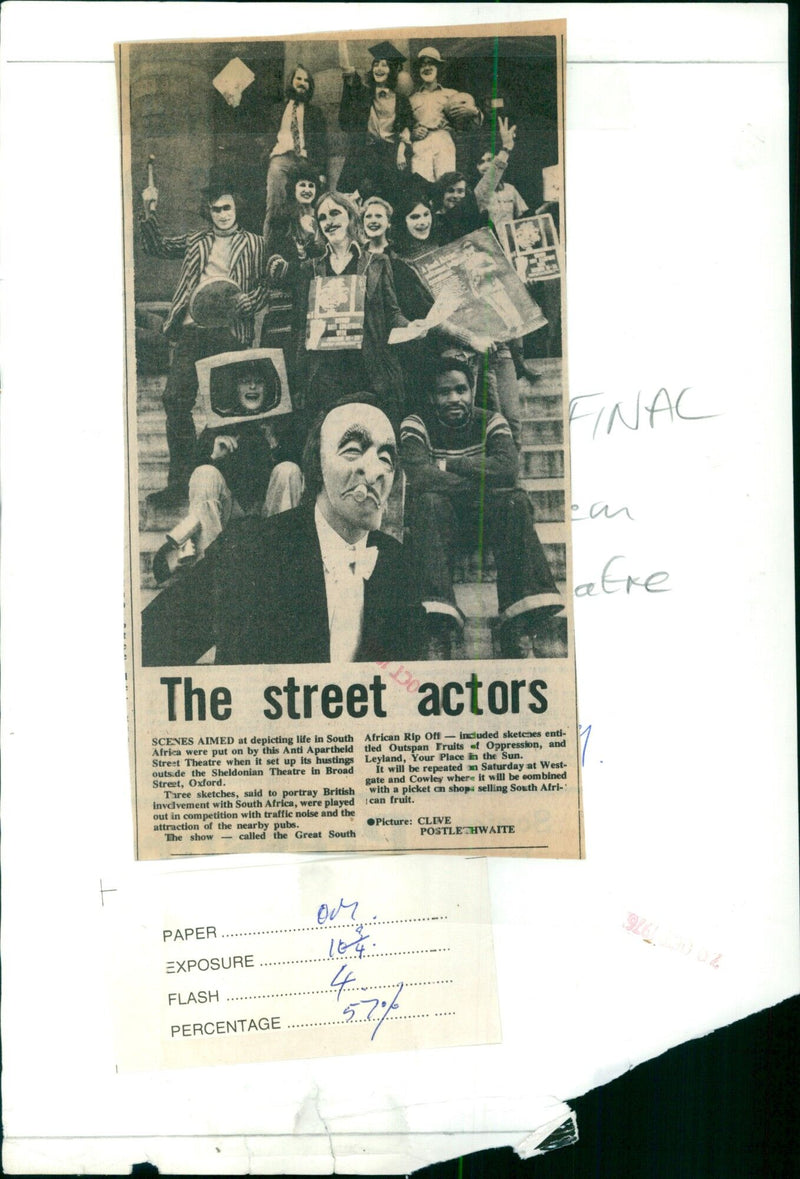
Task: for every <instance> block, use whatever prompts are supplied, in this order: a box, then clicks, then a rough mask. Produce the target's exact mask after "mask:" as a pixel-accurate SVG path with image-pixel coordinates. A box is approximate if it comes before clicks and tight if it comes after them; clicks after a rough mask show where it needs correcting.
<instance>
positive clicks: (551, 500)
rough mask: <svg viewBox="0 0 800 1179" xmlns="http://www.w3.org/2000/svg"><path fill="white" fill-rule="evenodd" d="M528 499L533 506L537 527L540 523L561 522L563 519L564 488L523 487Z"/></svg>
mask: <svg viewBox="0 0 800 1179" xmlns="http://www.w3.org/2000/svg"><path fill="white" fill-rule="evenodd" d="M525 490H526V491H527V492H528V499H529V500H530V501H531V505H532V506H533V512H534V518H535V520H536V526H537V528H539V527H541V525H542V524H549V523H563V521H564V515H565V511H564V505H565V498H564V489H563V488H561V489H560V490H555V489H553V490H551V489H548V488H539V487H534V488H525Z"/></svg>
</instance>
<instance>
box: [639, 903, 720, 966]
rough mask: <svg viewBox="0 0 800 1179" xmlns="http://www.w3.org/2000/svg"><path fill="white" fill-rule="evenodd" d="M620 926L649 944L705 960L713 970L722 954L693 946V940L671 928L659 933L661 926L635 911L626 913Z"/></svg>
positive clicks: (697, 959)
mask: <svg viewBox="0 0 800 1179" xmlns="http://www.w3.org/2000/svg"><path fill="white" fill-rule="evenodd" d="M622 928H623V929H624V930H625V931H626V932H627V933H634V934H638V935H639V937H641V938H643V939H644V941H646V942H648V943H649V944H650V945H651V946H660V947H661V948H662V949H664V950H675V951H676V952H677V953H679V954H685V955H686V957H687V958H689V957H692V958H694V959H695V960H696V961H697V962H705V963H706V964H707V965H708V966H713V968H714V970H719V964H720V962H721V961H722V954H715V953H714V952H713V951H712V950H707V949H705V947H702V946H698V947H696V948H695V946H694V943H693V942H689V941H686V940H685V939H684V938H681V937H679V936H678V935H677V934H675V933H673V932H672V930H671V929H669V930H663V931H662V932H661V934H660V935H659V929H660V928H661V927H660V926H659V925H655V924H654V923H653V922H652V921H648V920H647V918H646V917H640V916H639V915H638V914H637V913H628V916H627V918H626V919H625V921H624V923H623V926H622Z"/></svg>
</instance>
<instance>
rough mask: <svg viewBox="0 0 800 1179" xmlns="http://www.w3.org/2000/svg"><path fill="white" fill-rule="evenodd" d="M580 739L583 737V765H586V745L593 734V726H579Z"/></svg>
mask: <svg viewBox="0 0 800 1179" xmlns="http://www.w3.org/2000/svg"><path fill="white" fill-rule="evenodd" d="M578 730H579V731H578V740H580V739H581V737H582V738H583V745H582V746H581V765H582V766H585V765H586V746H587V745H588V744H589V738H590V737H591V735H592V726H591V725H587V726H586V728H585V729H582V728H581V727H580V725H579V726H578Z"/></svg>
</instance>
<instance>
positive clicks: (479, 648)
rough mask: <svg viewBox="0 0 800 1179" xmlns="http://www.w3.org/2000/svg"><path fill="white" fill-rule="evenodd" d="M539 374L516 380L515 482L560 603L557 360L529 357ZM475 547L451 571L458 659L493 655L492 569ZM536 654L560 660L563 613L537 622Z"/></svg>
mask: <svg viewBox="0 0 800 1179" xmlns="http://www.w3.org/2000/svg"><path fill="white" fill-rule="evenodd" d="M534 363H535V365H536V369H537V371H538V372H539V373H541V376H540V377H539V378H538V380H536V381H535V382H534V383H531V382H530V381H528V380H527V379H526V378H525V377H520V378H519V387H520V402H521V405H520V410H521V412H520V419H521V427H522V445H521V448H520V449H521V453H520V475H519V486H520V487H522V488H523V489H524V490H525V491H527V493H528V497H529V499H530V501H531V504H532V505H533V511H534V518H535V520H536V531H537V533H538V535H539V540H540V541H541V542H542V547H543V548H544V551H545V555H546V557H547V560H548V562H549V564H550V568H551V570H552V572H553V577H554V578H555V580H556V585H557V586H558V590H559V593H560V594H561V595H562V597H563V598H564V604H565V606H566V605H567V604H568V603H567V601H566V580H567V524H566V518H567V517H566V502H565V494H566V493H565V488H564V423H563V417H562V402H563V395H564V394H563V385H562V379H561V373H562V362H561V359H560V358H553V357H550V358H540V357H537V358H536V360H535V362H534ZM482 566H483V567H482V568H481V555H480V554H479V552H478V550H477V549H476V550H475V551H474V552H472V553H469V554H466V555H465V556H464V557H463V558H462V559H461V560H460V561H459V563H458V566H457V570H456V587H455V591H456V601H457V602H458V605H459V608H460V609H461V610H462V611H463V612H464V614H465V615H466V616H467V624H466V626H465V628H464V639H463V652H458V653H457V655H458V656H459V657H463V658H464V659H499V658H501V655H500V647H499V642H498V635H497V628H498V623H499V619H498V616H497V590H496V588H495V584H494V583H495V581H496V579H497V573H496V570H495V567H494V561H493V559H492V555H491V553H484V554H483V561H482ZM534 652H535V654H536V656H537V658H540V659H552V658H564V657H565V656H566V654H567V625H566V617H565V616H561V615H559V616H556V617H555V618H552V619H550V620H549V622H548V623H547V624H545V625H543V626H542V628H541V633H540V634H539V635H537V637H536V640H535V642H534Z"/></svg>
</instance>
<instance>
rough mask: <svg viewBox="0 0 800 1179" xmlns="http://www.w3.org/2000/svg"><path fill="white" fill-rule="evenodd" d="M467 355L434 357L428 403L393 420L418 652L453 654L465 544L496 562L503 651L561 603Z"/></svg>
mask: <svg viewBox="0 0 800 1179" xmlns="http://www.w3.org/2000/svg"><path fill="white" fill-rule="evenodd" d="M473 381H474V378H473V374H472V372H471V370H470V367H469V365H468V363H467V362H466V361H462V360H458V359H451V358H444V357H443V358H442V359H441V360H440V361H439V363H438V365H437V368H436V374H435V386H434V390H433V392H432V393H431V394H430V397H429V403H430V412H425V413H424V414H412V415H411V416H409V417H407V418H406V419H405V421H404V422H403V423H402V425H401V427H400V454H401V458H402V462H403V467H404V469H405V472H406V476H407V479H408V489H409V493H408V498H409V511H410V523H411V537H410V541H411V552H412V560H413V562H414V566H415V571H416V580H417V592H418V593H419V595H420V597H421V600H422V606H423V608H424V610H425V615H426V623H427V636H426V638H427V658H428V659H450V658H453V657H454V655H453V641H454V639H455V638H456V637H457V636H458V634H459V633H460V631H461V629H462V627H463V625H464V615H463V614H462V613H461V610H460V609H459V608H458V606H457V604H456V599H455V594H454V592H453V564H454V560H455V557H456V554H457V552H458V549H459V548H460V547H462V546H464V545H468V546H469V545H471V546H475V545H478V546H479V547H480V548H481V549H482V548H483V545H484V544H486V546H487V547H488V548H490V549H491V550H492V552H493V553H494V559H495V564H496V566H497V598H498V608H499V612H500V618H501V627H500V642H501V647H502V653H503V655H504V656H506V657H508V658H523V657H528V656H530V655H531V653H532V638H533V636H534V634H535V631H536V627H537V625H538V624H539V623H541V622H542V621H543V620H544V619H545V618H547V617H549V616H550V615H552V614H555V613H558V612H559V611H561V610H562V609H563V606H562V602H561V599H560V597H559V593H558V590H557V588H556V584H555V581H554V580H553V575H552V573H551V571H550V566H549V565H548V563H547V558H546V556H545V554H544V550H543V549H542V545H541V542H540V541H539V537H538V536H537V535H536V528H535V525H534V519H533V508H532V507H531V504H530V500H529V499H528V496H527V495H526V493H525V492H524V491H522V490H521V489H519V488H517V487H516V480H517V466H518V456H517V449H516V447H515V445H514V441H513V439H512V437H511V430H510V428H509V425H508V422H507V421H506V419H505V418H504V417H503V415H502V414H499V413H496V412H495V411H494V410H484V409H480V408H478V407H476V406H475V405H474V404H473Z"/></svg>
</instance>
